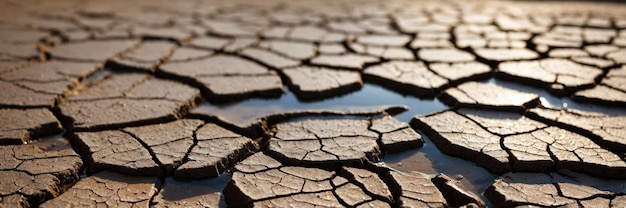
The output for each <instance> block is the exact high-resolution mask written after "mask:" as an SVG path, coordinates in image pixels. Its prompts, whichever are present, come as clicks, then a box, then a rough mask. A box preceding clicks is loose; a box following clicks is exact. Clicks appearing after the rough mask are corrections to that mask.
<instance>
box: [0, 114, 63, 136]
mask: <svg viewBox="0 0 626 208" xmlns="http://www.w3.org/2000/svg"><path fill="white" fill-rule="evenodd" d="M0 117H2V119H1V120H0V144H26V143H29V142H31V140H34V139H36V138H37V137H40V136H45V135H52V134H55V133H59V132H61V131H62V128H61V124H60V123H59V121H57V119H56V117H54V115H53V114H52V112H50V111H49V110H48V109H43V108H33V109H25V110H21V109H0Z"/></svg>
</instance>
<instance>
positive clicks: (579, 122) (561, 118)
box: [527, 108, 626, 152]
mask: <svg viewBox="0 0 626 208" xmlns="http://www.w3.org/2000/svg"><path fill="white" fill-rule="evenodd" d="M527 116H528V117H531V118H533V119H536V120H540V121H543V122H546V123H550V124H552V125H555V126H560V127H563V128H566V129H569V130H572V131H575V132H580V133H581V134H583V135H585V136H588V137H590V138H593V139H594V140H595V141H597V142H598V143H599V144H601V145H602V146H603V147H605V148H610V149H611V150H614V151H618V152H626V140H624V136H623V135H624V134H626V116H621V115H605V114H601V113H591V112H585V111H578V110H562V109H542V108H536V109H531V110H530V111H529V112H528V114H527Z"/></svg>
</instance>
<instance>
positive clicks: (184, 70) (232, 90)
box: [159, 55, 283, 103]
mask: <svg viewBox="0 0 626 208" xmlns="http://www.w3.org/2000/svg"><path fill="white" fill-rule="evenodd" d="M159 70H160V72H162V73H164V74H165V75H166V76H170V77H172V78H174V79H179V80H181V81H184V82H187V83H191V84H193V85H194V86H196V87H198V88H200V89H201V90H202V92H203V93H204V94H206V95H207V97H208V98H209V101H211V102H216V103H223V102H227V101H233V100H240V99H246V98H250V97H275V96H278V95H280V94H282V93H283V84H282V81H281V79H280V77H279V76H278V75H277V74H276V73H274V72H272V71H269V69H268V68H266V67H264V66H262V65H259V64H257V63H254V62H252V61H249V60H246V59H243V58H240V57H236V56H228V55H214V56H211V57H208V58H206V59H199V60H191V61H186V62H168V63H165V64H162V65H161V66H160V67H159Z"/></svg>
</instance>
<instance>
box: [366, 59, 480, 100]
mask: <svg viewBox="0 0 626 208" xmlns="http://www.w3.org/2000/svg"><path fill="white" fill-rule="evenodd" d="M490 71H491V69H490V68H489V66H487V65H484V64H480V63H477V62H466V63H452V64H448V63H434V64H430V65H429V66H428V67H427V66H426V65H425V64H424V63H422V62H415V61H390V62H386V63H383V64H380V65H375V66H370V67H368V68H367V69H365V71H364V72H363V76H364V78H365V79H366V80H369V81H372V82H376V83H379V84H381V85H383V86H385V87H388V88H391V89H393V90H396V91H400V92H402V93H406V94H411V95H415V96H421V97H434V96H435V95H436V94H437V93H438V92H439V91H441V90H443V89H445V88H446V87H448V86H449V85H451V84H455V83H458V82H461V81H464V80H467V79H474V78H480V77H484V76H487V75H488V73H489V72H490Z"/></svg>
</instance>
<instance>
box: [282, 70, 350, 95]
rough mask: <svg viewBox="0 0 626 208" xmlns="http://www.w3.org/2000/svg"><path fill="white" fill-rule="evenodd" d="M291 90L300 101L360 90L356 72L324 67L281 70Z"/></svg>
mask: <svg viewBox="0 0 626 208" xmlns="http://www.w3.org/2000/svg"><path fill="white" fill-rule="evenodd" d="M283 73H284V74H285V75H286V76H287V78H288V79H289V85H290V88H291V90H293V91H294V93H295V94H296V95H297V96H298V97H299V98H301V99H323V98H328V97H332V96H333V95H338V94H344V93H347V92H351V91H354V90H357V89H359V88H361V86H362V85H363V81H361V76H360V75H359V73H357V72H353V71H341V70H334V69H329V68H324V67H296V68H288V69H285V70H283Z"/></svg>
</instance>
